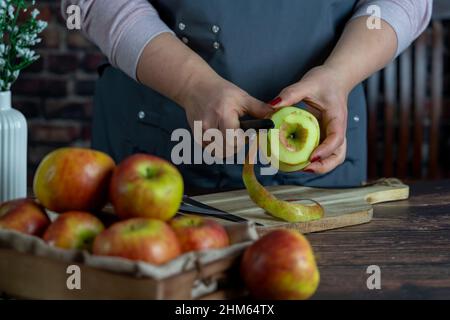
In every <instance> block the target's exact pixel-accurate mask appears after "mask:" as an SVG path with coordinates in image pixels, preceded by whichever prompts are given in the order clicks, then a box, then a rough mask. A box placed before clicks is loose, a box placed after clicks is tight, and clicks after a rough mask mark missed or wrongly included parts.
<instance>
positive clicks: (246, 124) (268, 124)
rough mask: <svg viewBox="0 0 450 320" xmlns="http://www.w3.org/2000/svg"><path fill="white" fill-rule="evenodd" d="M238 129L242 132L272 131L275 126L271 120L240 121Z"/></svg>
mask: <svg viewBox="0 0 450 320" xmlns="http://www.w3.org/2000/svg"><path fill="white" fill-rule="evenodd" d="M240 127H241V129H242V130H244V131H245V130H248V129H255V130H259V129H273V128H275V124H274V123H273V121H272V120H271V119H256V120H241V121H240Z"/></svg>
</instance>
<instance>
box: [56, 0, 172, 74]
mask: <svg viewBox="0 0 450 320" xmlns="http://www.w3.org/2000/svg"><path fill="white" fill-rule="evenodd" d="M61 2H62V6H61V11H62V14H63V16H64V17H65V18H67V8H68V7H69V6H70V5H78V6H79V7H80V9H81V29H82V31H83V33H84V34H85V35H86V36H87V38H89V39H90V40H91V41H92V42H94V43H95V44H96V45H97V46H98V47H99V48H100V50H101V51H102V52H103V53H104V54H105V55H106V56H107V58H108V60H109V62H110V63H111V64H112V65H113V66H115V67H117V68H119V69H120V70H122V71H124V72H125V73H126V74H128V75H129V76H130V77H131V78H133V79H136V68H137V64H138V61H139V57H140V56H141V54H142V51H143V50H144V48H145V46H146V45H147V44H148V43H149V42H150V41H151V40H152V39H153V38H155V37H156V36H157V35H159V34H161V33H164V32H169V33H173V32H172V31H171V30H170V29H169V27H167V25H166V24H165V23H164V22H163V21H161V19H160V18H159V16H158V12H157V11H156V10H155V8H153V6H152V5H151V4H150V3H149V2H148V1H147V0H62V1H61Z"/></svg>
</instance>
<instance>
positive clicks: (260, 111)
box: [244, 97, 273, 119]
mask: <svg viewBox="0 0 450 320" xmlns="http://www.w3.org/2000/svg"><path fill="white" fill-rule="evenodd" d="M244 111H245V113H246V114H248V115H251V116H252V117H255V118H258V119H262V118H265V117H266V116H267V115H268V114H270V113H272V112H273V108H272V107H271V106H270V105H268V104H267V103H264V102H262V101H260V100H258V99H255V98H253V97H248V98H247V99H246V101H245V105H244Z"/></svg>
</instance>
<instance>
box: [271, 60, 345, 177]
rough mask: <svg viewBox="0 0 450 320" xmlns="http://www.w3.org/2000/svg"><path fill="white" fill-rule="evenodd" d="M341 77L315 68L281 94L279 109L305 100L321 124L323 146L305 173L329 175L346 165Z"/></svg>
mask: <svg viewBox="0 0 450 320" xmlns="http://www.w3.org/2000/svg"><path fill="white" fill-rule="evenodd" d="M348 93H349V89H348V88H346V87H344V86H343V81H342V79H341V78H340V77H339V74H338V73H336V72H335V71H334V69H332V68H331V67H329V66H326V65H322V66H319V67H316V68H314V69H311V70H310V71H309V72H308V73H306V74H305V75H304V77H303V78H302V79H301V80H300V81H299V82H297V83H295V84H293V85H291V86H289V87H287V88H285V89H284V90H283V91H281V93H280V95H279V98H276V99H275V100H274V102H275V103H276V104H275V107H278V106H288V105H293V104H297V103H299V102H300V101H304V102H305V103H306V104H307V105H308V106H309V107H310V111H311V112H312V113H313V114H315V116H316V117H317V118H318V120H319V123H320V124H321V129H322V132H321V137H323V138H324V140H323V141H322V143H321V144H320V145H319V146H318V147H317V148H316V150H314V152H313V153H312V155H311V158H310V161H311V164H310V165H308V166H307V167H306V168H305V169H304V170H303V171H306V172H314V173H318V174H324V173H327V172H329V171H331V170H333V169H334V168H336V167H337V166H338V165H340V164H341V163H343V162H344V160H345V155H346V151H347V141H346V138H345V133H346V129H347V97H348Z"/></svg>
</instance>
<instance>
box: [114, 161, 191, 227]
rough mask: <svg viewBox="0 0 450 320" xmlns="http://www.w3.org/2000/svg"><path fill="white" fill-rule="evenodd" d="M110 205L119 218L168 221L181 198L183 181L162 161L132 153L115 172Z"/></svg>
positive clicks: (173, 169) (176, 172) (168, 164)
mask: <svg viewBox="0 0 450 320" xmlns="http://www.w3.org/2000/svg"><path fill="white" fill-rule="evenodd" d="M109 196H110V200H111V203H112V204H113V206H114V209H115V212H116V213H117V215H119V217H121V218H123V219H126V218H132V217H144V218H153V219H160V220H164V221H166V220H169V219H170V218H172V217H173V216H174V215H175V214H176V212H177V211H178V208H179V207H180V203H181V200H182V198H183V178H182V176H181V174H180V172H179V171H178V169H177V168H176V167H175V166H173V165H172V164H171V163H169V162H167V161H166V160H164V159H161V158H158V157H155V156H151V155H146V154H135V155H133V156H131V157H129V158H127V159H125V160H124V161H123V162H122V163H121V164H120V165H119V166H117V168H116V169H115V170H114V174H113V177H112V179H111V186H110V190H109Z"/></svg>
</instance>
